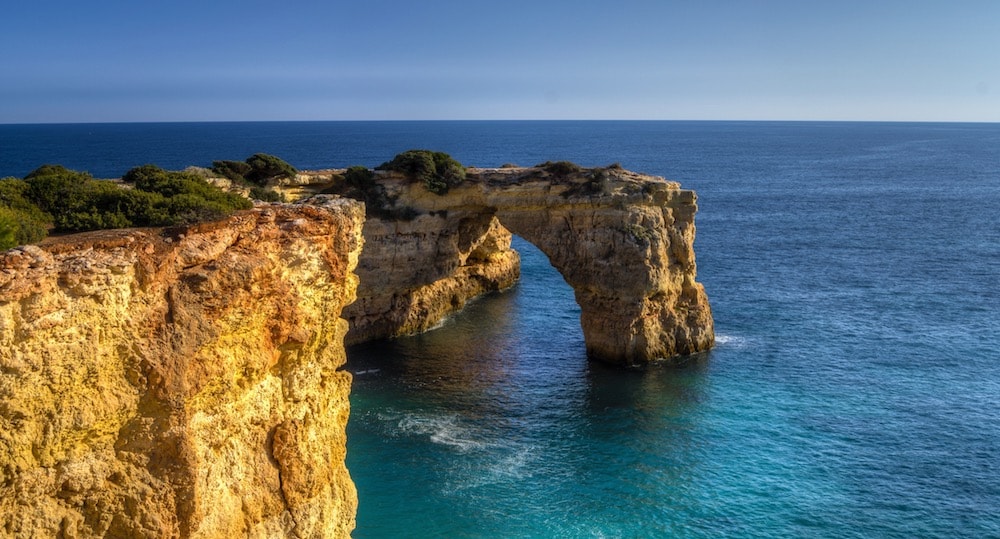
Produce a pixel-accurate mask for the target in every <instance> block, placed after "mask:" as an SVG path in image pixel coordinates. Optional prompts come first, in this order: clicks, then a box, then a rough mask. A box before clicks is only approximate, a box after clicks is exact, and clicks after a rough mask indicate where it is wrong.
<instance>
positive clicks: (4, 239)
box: [0, 207, 20, 251]
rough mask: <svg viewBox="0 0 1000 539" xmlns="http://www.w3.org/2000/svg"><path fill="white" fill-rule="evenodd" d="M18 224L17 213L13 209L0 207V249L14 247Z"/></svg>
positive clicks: (16, 243)
mask: <svg viewBox="0 0 1000 539" xmlns="http://www.w3.org/2000/svg"><path fill="white" fill-rule="evenodd" d="M19 228H20V226H19V225H18V219H17V214H16V213H14V210H11V209H8V208H4V207H0V251H6V250H7V249H10V248H11V247H16V246H17V245H19V244H18V242H17V232H18V229H19Z"/></svg>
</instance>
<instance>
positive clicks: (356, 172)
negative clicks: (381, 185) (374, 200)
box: [344, 165, 375, 191]
mask: <svg viewBox="0 0 1000 539" xmlns="http://www.w3.org/2000/svg"><path fill="white" fill-rule="evenodd" d="M344 181H345V182H346V183H347V185H349V186H351V187H356V188H358V189H361V190H362V191H364V190H366V189H370V188H371V187H372V186H373V185H374V184H375V173H374V172H372V171H371V170H370V169H369V168H368V167H364V166H361V165H354V166H353V167H350V168H348V169H347V170H346V171H345V172H344Z"/></svg>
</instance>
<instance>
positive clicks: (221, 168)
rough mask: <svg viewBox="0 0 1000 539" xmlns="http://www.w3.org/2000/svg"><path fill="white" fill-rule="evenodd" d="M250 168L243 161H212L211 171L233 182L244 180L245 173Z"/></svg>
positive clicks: (250, 169)
mask: <svg viewBox="0 0 1000 539" xmlns="http://www.w3.org/2000/svg"><path fill="white" fill-rule="evenodd" d="M252 170H253V167H251V166H250V165H248V164H246V163H244V162H243V161H212V172H214V173H216V174H218V175H219V176H222V177H223V178H229V179H230V180H232V181H234V182H239V183H244V182H246V181H247V179H246V175H247V174H249V173H250V171H252Z"/></svg>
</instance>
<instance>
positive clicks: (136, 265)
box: [0, 200, 364, 537]
mask: <svg viewBox="0 0 1000 539" xmlns="http://www.w3.org/2000/svg"><path fill="white" fill-rule="evenodd" d="M363 219H364V218H363V208H362V206H361V205H360V204H358V203H355V202H353V201H346V200H327V201H325V202H324V203H323V204H321V205H320V206H317V207H309V206H287V205H274V206H264V207H260V208H257V209H255V210H252V211H249V212H244V213H241V214H237V215H235V216H233V217H231V218H228V219H226V220H223V221H220V222H216V223H209V224H203V225H197V226H193V227H189V228H187V229H183V230H182V229H170V230H156V229H144V230H135V229H133V230H119V231H104V232H95V233H87V234H80V235H74V236H69V237H66V238H56V239H54V240H50V241H49V242H47V243H46V244H43V245H42V246H40V247H35V246H29V247H24V248H21V249H15V250H12V251H8V252H6V253H0V535H2V536H5V537H96V536H108V537H346V536H348V535H349V534H350V531H351V530H352V529H353V527H354V515H355V509H356V505H357V500H356V491H355V489H354V486H353V484H352V482H351V480H350V477H349V476H348V473H347V470H346V468H345V465H344V455H345V448H346V439H345V433H344V428H345V425H346V422H347V417H348V411H349V403H348V395H349V390H350V383H351V379H350V375H349V374H348V373H347V372H344V371H342V370H339V367H340V366H342V365H343V363H344V361H345V357H344V350H343V346H342V338H343V336H344V334H345V333H346V331H347V323H346V322H345V321H344V320H343V319H341V318H340V313H341V311H342V309H343V307H344V306H345V305H346V304H349V303H350V302H351V301H352V300H353V299H354V296H355V290H356V286H357V277H356V276H355V275H354V274H353V270H354V268H355V266H356V263H357V258H358V256H359V253H360V251H361V246H362V236H361V229H362V224H363Z"/></svg>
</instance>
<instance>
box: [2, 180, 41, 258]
mask: <svg viewBox="0 0 1000 539" xmlns="http://www.w3.org/2000/svg"><path fill="white" fill-rule="evenodd" d="M27 191H28V182H26V181H24V180H19V179H17V178H3V179H0V208H4V209H6V210H8V212H12V213H10V215H14V217H15V219H16V220H15V225H17V226H16V227H15V239H16V243H15V245H24V244H28V243H37V242H39V241H42V240H43V239H44V238H45V236H47V235H48V227H49V225H51V224H52V216H51V215H49V214H47V213H45V212H44V211H42V209H41V208H39V207H38V206H37V205H35V204H34V203H33V202H31V201H30V200H29V199H28V197H27V195H26V193H27Z"/></svg>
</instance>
